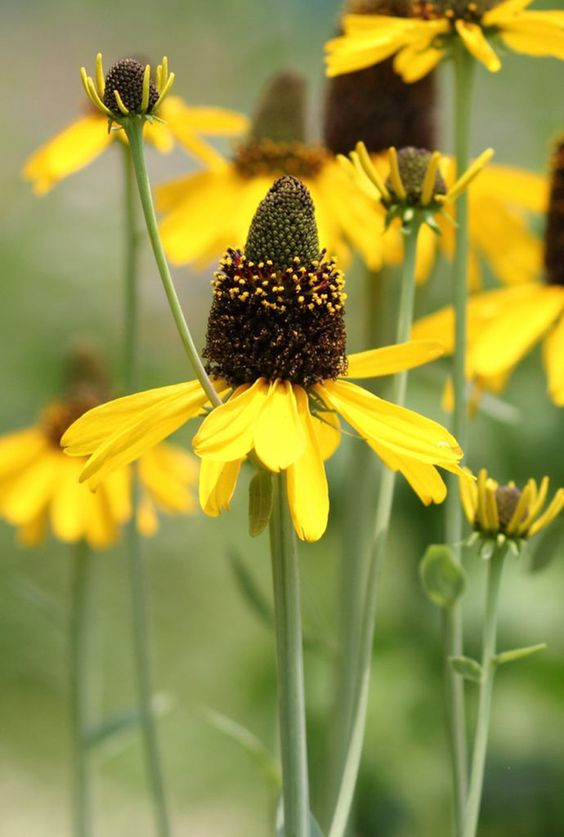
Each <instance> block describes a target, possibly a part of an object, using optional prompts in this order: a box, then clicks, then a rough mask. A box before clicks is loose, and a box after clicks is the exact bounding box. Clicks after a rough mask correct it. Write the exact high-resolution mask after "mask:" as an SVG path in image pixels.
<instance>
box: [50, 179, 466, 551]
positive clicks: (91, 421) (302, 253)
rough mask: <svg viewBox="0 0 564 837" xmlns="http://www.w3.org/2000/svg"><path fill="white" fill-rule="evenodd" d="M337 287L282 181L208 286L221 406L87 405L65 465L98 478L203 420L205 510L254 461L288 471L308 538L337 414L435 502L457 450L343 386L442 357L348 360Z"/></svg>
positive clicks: (389, 352)
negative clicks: (77, 458)
mask: <svg viewBox="0 0 564 837" xmlns="http://www.w3.org/2000/svg"><path fill="white" fill-rule="evenodd" d="M343 287H344V280H343V277H342V274H341V273H340V272H339V271H338V270H337V269H336V267H335V265H334V263H333V262H332V261H331V260H328V259H326V257H325V254H324V251H322V250H319V244H318V237H317V231H316V228H315V220H314V213H313V204H312V201H311V197H310V196H309V194H308V192H307V189H306V188H305V186H304V185H303V184H302V183H301V182H300V181H298V180H297V179H296V178H292V177H288V176H285V177H282V178H280V179H279V180H277V181H276V182H275V183H274V185H273V186H272V187H271V189H270V190H269V192H268V193H267V195H266V197H265V198H264V200H263V201H262V202H261V203H260V205H259V207H258V209H257V211H256V213H255V216H254V218H253V222H252V223H251V226H250V230H249V233H248V238H247V243H246V245H245V252H243V251H241V250H235V249H231V250H230V251H228V253H227V255H226V257H225V258H224V260H223V262H222V265H221V269H220V270H219V271H218V273H217V274H216V276H215V278H214V281H213V289H214V300H213V304H212V309H211V313H210V318H209V323H208V334H207V344H206V350H205V355H206V357H207V360H208V372H209V374H210V375H211V376H212V380H213V382H214V386H215V387H216V390H217V391H218V393H219V394H220V397H221V398H222V399H223V401H224V403H223V404H222V405H221V406H219V407H217V408H215V409H212V410H210V405H209V404H208V403H207V400H208V399H207V396H206V394H205V393H204V392H203V390H202V388H201V387H200V385H199V383H198V382H197V381H193V382H190V383H187V384H179V385H176V386H171V387H164V388H162V389H160V390H151V391H149V392H145V393H138V394H137V395H132V396H127V397H126V398H122V399H119V400H118V401H114V402H111V403H110V404H107V405H103V406H101V407H97V408H96V409H94V410H92V411H91V412H90V413H87V414H86V415H85V416H83V417H82V418H80V419H79V420H78V421H77V422H75V424H74V425H73V426H72V427H70V428H69V430H68V431H67V432H66V433H65V435H64V437H63V440H62V444H63V445H64V447H65V448H66V450H67V452H68V453H70V454H71V455H85V454H88V453H90V454H92V455H91V457H90V459H89V460H88V463H87V465H86V467H85V468H84V470H83V472H82V476H81V479H83V480H90V481H92V482H93V483H97V482H99V480H100V479H103V478H104V477H106V476H107V475H108V474H110V473H111V472H112V471H113V470H114V469H115V468H116V467H119V466H121V465H124V464H126V463H127V462H129V461H131V460H133V459H135V458H137V457H138V456H140V455H141V454H142V453H143V452H144V451H145V450H147V449H149V448H150V447H151V446H152V445H154V444H156V443H157V442H158V441H160V440H161V439H163V438H165V437H166V436H167V435H169V434H170V433H172V432H173V431H174V430H175V429H176V428H178V427H179V426H180V425H181V424H183V423H184V422H185V421H187V420H188V419H189V418H193V417H196V416H198V415H202V414H203V415H204V416H205V418H204V420H203V422H202V424H201V426H200V428H199V430H198V432H197V434H196V436H195V438H194V440H193V445H194V450H195V452H196V453H197V454H198V456H200V457H201V459H202V464H201V469H200V502H201V505H202V507H203V508H204V510H205V511H206V512H207V513H208V514H210V515H218V514H219V513H220V512H221V511H223V510H225V509H227V508H229V504H230V501H231V496H232V494H233V492H234V490H235V486H236V483H237V478H238V474H239V471H240V468H241V465H242V463H243V462H244V461H245V460H246V459H247V457H252V458H253V459H254V460H255V462H257V461H258V463H260V466H261V467H262V468H263V469H265V470H266V471H267V472H268V471H270V472H274V473H278V472H280V471H284V472H286V478H287V479H286V484H287V491H288V500H289V505H290V510H291V514H292V519H293V522H294V527H295V529H296V531H297V533H298V535H299V536H300V537H301V538H303V539H305V540H309V541H313V540H317V539H318V538H320V537H321V535H322V534H323V532H324V531H325V527H326V525H327V517H328V512H329V495H328V487H327V479H326V475H325V468H324V464H323V463H324V460H325V459H327V458H328V457H329V456H331V454H332V453H333V452H334V451H335V449H336V448H337V446H338V444H339V440H340V422H339V415H340V416H342V418H343V419H344V420H345V421H346V422H348V424H349V425H350V426H351V427H352V428H353V430H354V432H355V434H357V435H358V436H359V437H360V438H361V439H364V440H365V441H366V442H367V444H368V445H369V446H370V447H371V448H372V449H373V450H374V451H375V452H376V453H377V454H378V455H379V456H380V457H381V459H382V460H383V461H384V462H385V464H386V465H387V466H388V467H390V468H392V469H393V470H395V471H401V472H402V473H403V474H404V475H405V477H406V478H407V479H408V481H409V482H410V484H411V485H412V487H413V488H414V490H415V491H416V492H417V493H418V495H419V496H420V497H421V499H422V500H423V501H424V502H425V503H430V502H433V501H434V502H440V501H441V500H443V499H444V497H445V494H446V488H445V485H444V483H443V481H442V478H441V477H440V475H439V473H438V471H437V469H436V466H439V467H441V468H446V469H447V470H450V471H454V472H456V473H459V472H460V470H461V469H460V467H459V465H458V461H459V459H460V458H461V456H462V451H461V450H460V448H459V446H458V444H457V442H456V440H455V439H454V438H453V437H452V436H451V435H450V433H448V431H446V430H445V429H444V428H443V427H441V425H439V424H437V423H436V422H434V421H431V420H429V419H426V418H423V417H422V416H420V415H418V414H417V413H414V412H412V411H410V410H407V409H405V408H403V407H398V406H396V405H394V404H391V403H389V402H387V401H384V400H383V399H380V398H378V397H376V396H375V395H373V394H372V393H370V392H368V391H367V390H364V389H362V388H361V387H359V386H357V385H356V384H353V383H352V382H351V381H350V380H349V379H350V378H364V377H371V376H377V375H386V374H392V373H395V372H397V371H399V370H401V369H409V368H412V367H415V366H418V365H420V364H422V363H425V362H427V361H429V360H432V359H433V358H435V357H437V356H438V355H439V354H440V353H441V348H440V346H439V345H438V344H437V343H434V342H422V343H405V344H399V345H397V346H389V347H385V348H381V349H375V350H372V351H367V352H362V353H360V354H357V355H351V356H349V357H348V358H347V356H346V351H345V332H344V321H343V306H344V301H345V296H344V293H343Z"/></svg>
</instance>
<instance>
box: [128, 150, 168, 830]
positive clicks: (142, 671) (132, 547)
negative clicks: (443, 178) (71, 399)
mask: <svg viewBox="0 0 564 837" xmlns="http://www.w3.org/2000/svg"><path fill="white" fill-rule="evenodd" d="M132 158H133V155H132V153H130V149H129V147H127V146H124V156H123V161H124V214H125V225H124V229H125V264H124V268H125V270H124V272H125V312H124V314H125V316H124V329H123V331H124V343H123V376H124V386H125V389H126V391H127V392H128V393H130V392H132V391H133V390H134V389H135V388H136V386H137V382H138V367H139V347H138V335H139V288H138V244H139V236H138V231H137V200H138V198H137V193H136V188H135V171H134V166H133V162H132ZM131 486H132V488H131V519H130V520H129V522H128V524H127V531H126V551H127V559H128V569H129V580H130V585H131V609H132V631H133V656H134V660H135V672H136V681H137V682H136V686H137V703H138V707H139V720H140V727H141V735H142V739H143V747H144V752H145V761H146V767H147V773H148V778H149V784H150V788H151V794H152V797H153V805H154V810H155V820H156V825H157V833H158V834H159V835H160V837H168V835H169V834H170V821H169V816H168V807H167V802H166V794H165V787H164V780H163V774H162V767H161V759H160V753H159V746H158V739H157V730H156V723H155V716H154V712H153V709H152V705H151V696H152V675H151V662H150V648H149V646H150V643H149V629H148V619H147V591H146V582H145V569H144V566H143V555H142V549H141V536H140V534H139V529H138V526H137V512H138V507H139V485H138V475H137V467H136V466H135V465H134V466H132V478H131Z"/></svg>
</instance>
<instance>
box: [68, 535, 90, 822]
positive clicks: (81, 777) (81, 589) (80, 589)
mask: <svg viewBox="0 0 564 837" xmlns="http://www.w3.org/2000/svg"><path fill="white" fill-rule="evenodd" d="M90 559H91V555H90V549H89V547H88V544H87V543H86V542H85V541H79V542H78V543H77V544H76V546H75V549H74V550H73V553H72V555H71V561H72V590H71V601H72V605H71V607H72V610H71V618H70V699H71V725H72V740H73V760H72V764H73V834H74V837H89V835H90V833H91V830H90V810H89V802H90V799H89V797H90V793H89V775H88V750H87V747H86V745H85V731H86V725H87V707H88V684H87V679H86V669H87V662H88V653H87V651H88V649H87V643H88V631H87V628H88V616H89V598H90V597H89V592H90V591H89V587H90V585H89V577H90V572H89V571H90Z"/></svg>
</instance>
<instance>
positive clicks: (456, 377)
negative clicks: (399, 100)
mask: <svg viewBox="0 0 564 837" xmlns="http://www.w3.org/2000/svg"><path fill="white" fill-rule="evenodd" d="M454 64H455V94H454V106H455V121H454V134H455V136H454V142H455V156H456V171H457V174H458V175H460V174H462V173H463V172H464V171H465V170H466V169H467V168H468V162H469V145H470V115H471V97H472V83H473V77H474V59H473V58H472V56H471V55H470V54H469V53H468V51H467V50H466V49H465V48H464V47H463V45H462V44H459V43H456V47H455V53H454ZM456 221H457V228H456V242H455V254H454V264H453V271H452V285H453V300H454V312H455V348H454V358H453V370H452V379H453V390H454V412H453V420H452V430H453V434H454V436H455V437H456V438H457V439H458V441H459V443H460V445H461V446H462V448H463V449H464V448H465V445H466V437H467V411H468V408H467V396H466V300H467V294H468V289H467V266H468V193H467V191H464V192H463V193H462V195H461V196H460V198H459V199H458V201H457V205H456ZM448 483H449V485H448V488H449V491H448V496H447V500H446V509H445V514H446V540H447V542H448V543H449V544H450V545H451V547H452V549H453V553H454V557H455V559H456V560H458V561H460V560H461V547H460V545H461V542H462V525H463V524H462V508H461V505H460V501H459V496H458V481H457V478H456V476H455V475H453V474H451V475H449V478H448ZM442 619H443V626H442V627H443V653H444V659H445V692H446V704H447V725H448V736H449V745H450V752H451V763H452V775H453V790H454V814H455V824H456V833H457V834H458V835H460V833H461V823H462V816H463V811H464V805H465V800H466V789H467V783H468V776H467V772H468V768H467V748H466V726H465V710H464V683H463V680H462V678H461V677H459V676H458V675H457V674H456V672H455V671H454V670H453V669H452V666H450V664H449V663H448V659H449V657H451V656H455V657H458V656H460V655H461V654H462V647H463V636H462V608H461V604H460V603H459V602H457V603H456V604H454V605H453V607H452V608H449V609H446V610H445V611H444V613H443V617H442Z"/></svg>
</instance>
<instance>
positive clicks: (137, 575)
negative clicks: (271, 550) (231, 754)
mask: <svg viewBox="0 0 564 837" xmlns="http://www.w3.org/2000/svg"><path fill="white" fill-rule="evenodd" d="M133 470H134V473H133V490H132V507H133V509H137V508H138V505H139V502H138V480H137V474H136V468H135V466H133ZM126 537H127V556H128V560H129V576H130V581H131V604H132V612H133V655H134V661H135V670H136V676H137V700H138V704H139V715H140V723H141V734H142V737H143V746H144V749H145V762H146V766H147V771H148V775H149V783H150V787H151V793H152V795H153V804H154V808H155V819H156V825H157V834H158V835H159V837H169V835H170V833H171V830H170V824H169V817H168V809H167V803H166V795H165V788H164V781H163V775H162V768H161V760H160V755H159V746H158V740H157V729H156V724H155V716H154V712H153V708H152V706H151V695H152V685H151V684H152V676H151V662H150V653H149V631H148V627H147V626H148V614H147V601H148V596H147V583H146V578H145V568H144V566H143V555H142V549H141V536H140V534H139V529H138V526H137V515H136V514H132V516H131V519H130V520H129V522H128V524H127V534H126Z"/></svg>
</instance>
